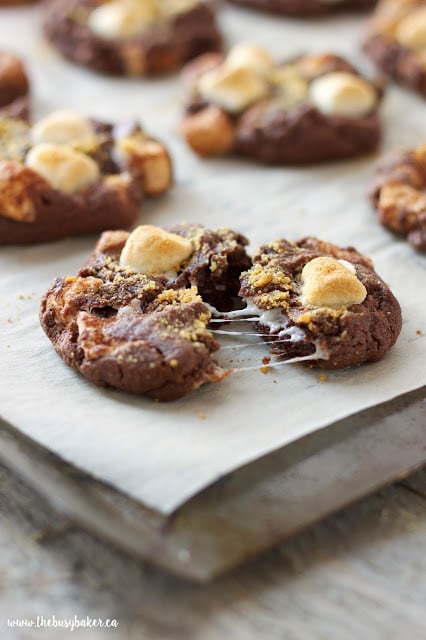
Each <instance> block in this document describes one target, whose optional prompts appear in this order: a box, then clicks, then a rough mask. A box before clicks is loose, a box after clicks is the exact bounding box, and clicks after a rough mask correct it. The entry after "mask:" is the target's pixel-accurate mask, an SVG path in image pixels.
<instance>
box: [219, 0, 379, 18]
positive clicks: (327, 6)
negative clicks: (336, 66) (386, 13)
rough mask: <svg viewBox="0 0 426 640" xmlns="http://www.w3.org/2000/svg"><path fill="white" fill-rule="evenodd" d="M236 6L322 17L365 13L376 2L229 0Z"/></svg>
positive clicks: (293, 14)
mask: <svg viewBox="0 0 426 640" xmlns="http://www.w3.org/2000/svg"><path fill="white" fill-rule="evenodd" d="M231 1H232V2H234V3H236V4H240V5H242V6H246V7H252V8H254V9H259V10H261V11H268V12H270V13H279V14H283V15H287V16H301V17H308V16H309V17H310V16H322V15H326V14H330V13H335V12H338V11H365V10H368V9H371V8H372V7H374V5H375V4H376V0H231Z"/></svg>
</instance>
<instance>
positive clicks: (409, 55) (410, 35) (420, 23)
mask: <svg viewBox="0 0 426 640" xmlns="http://www.w3.org/2000/svg"><path fill="white" fill-rule="evenodd" d="M364 50H365V52H366V53H367V54H368V55H369V56H370V58H371V59H372V60H373V61H374V62H375V63H376V64H377V65H378V66H379V67H380V68H381V69H382V70H383V71H384V72H385V73H386V74H387V75H389V76H391V77H392V78H394V79H395V80H397V81H398V82H400V83H402V84H404V85H405V86H407V87H409V88H410V89H412V90H414V91H417V92H418V93H420V94H421V95H423V96H426V2H425V0H397V1H396V0H381V1H380V2H379V4H378V6H377V9H376V11H375V13H374V14H373V17H372V18H371V20H370V21H369V24H368V27H367V35H366V38H365V42H364Z"/></svg>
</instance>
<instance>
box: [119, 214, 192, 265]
mask: <svg viewBox="0 0 426 640" xmlns="http://www.w3.org/2000/svg"><path fill="white" fill-rule="evenodd" d="M192 253H193V247H192V244H191V243H190V241H189V240H187V239H186V238H183V237H182V236H179V235H177V234H176V233H169V232H168V231H165V230H164V229H161V228H159V227H154V226H153V225H150V224H147V225H140V226H139V227H136V229H135V230H134V231H132V233H131V234H130V236H129V237H128V239H127V241H126V244H125V245H124V247H123V250H122V252H121V255H120V265H121V266H122V267H129V268H130V269H132V270H133V271H137V272H139V273H146V274H147V275H150V274H158V275H161V274H167V275H169V274H175V273H176V271H177V270H178V269H179V267H180V266H181V265H182V263H183V262H185V260H187V259H188V258H189V257H190V255H191V254H192Z"/></svg>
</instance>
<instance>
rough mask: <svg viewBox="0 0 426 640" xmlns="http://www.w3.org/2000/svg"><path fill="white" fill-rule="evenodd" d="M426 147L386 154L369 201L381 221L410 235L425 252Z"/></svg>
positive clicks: (392, 229) (410, 238)
mask: <svg viewBox="0 0 426 640" xmlns="http://www.w3.org/2000/svg"><path fill="white" fill-rule="evenodd" d="M425 190H426V147H425V146H424V145H422V146H420V147H418V148H417V149H412V150H408V149H407V150H399V151H394V152H391V153H388V154H387V155H385V156H384V157H383V158H382V160H381V161H380V163H379V164H378V166H377V169H376V176H375V178H374V180H373V183H372V185H371V188H370V194H369V195H370V200H371V202H372V204H373V206H374V208H375V209H376V211H377V213H378V216H379V220H380V222H381V223H382V224H383V225H384V226H385V227H387V228H388V229H390V230H391V231H395V232H396V233H400V234H404V235H406V236H407V238H408V241H409V243H410V244H411V245H412V246H413V247H414V248H415V249H417V250H418V251H426V191H425Z"/></svg>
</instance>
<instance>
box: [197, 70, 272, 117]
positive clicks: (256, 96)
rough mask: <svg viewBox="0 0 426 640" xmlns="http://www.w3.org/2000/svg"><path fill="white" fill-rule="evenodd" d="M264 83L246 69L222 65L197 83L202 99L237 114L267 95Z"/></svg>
mask: <svg viewBox="0 0 426 640" xmlns="http://www.w3.org/2000/svg"><path fill="white" fill-rule="evenodd" d="M267 90H268V87H267V84H266V81H265V80H263V78H261V77H260V76H259V75H258V74H256V73H255V72H253V71H250V70H249V69H247V68H246V67H237V68H235V69H234V68H228V67H227V65H226V64H225V65H222V66H220V67H217V68H215V69H211V70H210V71H207V72H206V73H205V74H204V75H203V76H202V77H201V78H200V80H199V82H198V91H199V93H200V94H201V96H202V97H203V98H205V99H206V100H209V101H210V102H213V103H214V104H217V105H219V106H220V107H222V108H223V109H225V111H229V112H230V113H238V112H239V111H243V109H245V108H246V107H248V106H250V105H251V104H252V103H253V102H256V101H257V100H260V99H261V98H263V97H264V96H265V95H266V93H267Z"/></svg>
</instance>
